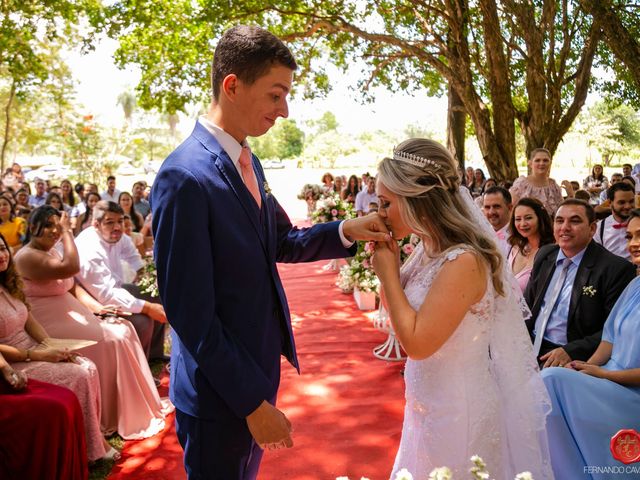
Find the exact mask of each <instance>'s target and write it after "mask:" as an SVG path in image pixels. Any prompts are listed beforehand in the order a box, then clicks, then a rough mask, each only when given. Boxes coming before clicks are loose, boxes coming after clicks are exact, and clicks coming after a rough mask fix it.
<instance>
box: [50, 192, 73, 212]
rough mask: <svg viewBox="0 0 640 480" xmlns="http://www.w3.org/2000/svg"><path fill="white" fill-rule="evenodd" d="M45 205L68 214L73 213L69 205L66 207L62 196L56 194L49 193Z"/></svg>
mask: <svg viewBox="0 0 640 480" xmlns="http://www.w3.org/2000/svg"><path fill="white" fill-rule="evenodd" d="M44 204H45V205H50V206H52V207H53V208H55V209H56V210H58V211H60V212H67V213H70V212H71V207H69V206H68V205H65V204H64V203H63V202H62V197H61V196H60V194H58V193H56V192H49V193H48V194H47V199H46V200H45V201H44Z"/></svg>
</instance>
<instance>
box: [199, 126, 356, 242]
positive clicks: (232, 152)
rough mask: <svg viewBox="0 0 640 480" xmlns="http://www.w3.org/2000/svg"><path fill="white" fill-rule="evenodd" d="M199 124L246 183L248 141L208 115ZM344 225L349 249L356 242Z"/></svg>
mask: <svg viewBox="0 0 640 480" xmlns="http://www.w3.org/2000/svg"><path fill="white" fill-rule="evenodd" d="M198 122H200V124H201V125H202V126H203V127H204V128H206V129H207V131H208V132H209V133H210V134H211V135H213V137H214V138H215V139H216V140H217V142H218V143H219V144H220V146H221V147H222V149H223V150H224V151H225V152H227V155H229V158H230V159H231V161H232V162H233V165H234V166H235V167H236V170H237V171H238V175H240V178H242V181H243V182H244V177H243V176H242V170H241V169H240V153H241V152H242V147H244V146H247V147H248V146H249V144H248V143H247V141H246V140H245V141H244V142H243V143H242V144H240V143H238V141H237V140H236V139H235V138H233V137H232V136H231V135H229V134H228V133H227V132H225V131H224V130H223V129H221V128H220V127H219V126H218V125H216V124H215V123H213V122H212V121H211V120H209V119H208V118H207V116H206V115H201V116H200V118H198ZM343 224H344V221H342V222H340V226H339V228H338V234H339V235H340V241H341V242H342V245H343V246H344V247H345V248H349V247H350V246H351V245H353V243H354V242H351V241H349V240H347V237H345V236H344V233H343V231H342V229H343Z"/></svg>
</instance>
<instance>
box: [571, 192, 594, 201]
mask: <svg viewBox="0 0 640 480" xmlns="http://www.w3.org/2000/svg"><path fill="white" fill-rule="evenodd" d="M573 198H576V199H578V200H583V201H585V202H589V200H591V194H590V193H589V192H587V191H586V190H576V193H575V195H574V197H573Z"/></svg>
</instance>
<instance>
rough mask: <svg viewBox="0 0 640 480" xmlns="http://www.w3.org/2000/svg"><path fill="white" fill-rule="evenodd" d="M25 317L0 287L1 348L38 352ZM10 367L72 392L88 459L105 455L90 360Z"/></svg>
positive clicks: (96, 382) (95, 375)
mask: <svg viewBox="0 0 640 480" xmlns="http://www.w3.org/2000/svg"><path fill="white" fill-rule="evenodd" d="M27 317H28V311H27V307H26V306H25V304H24V303H22V302H21V301H19V300H18V299H17V298H15V297H12V296H11V295H10V294H9V292H7V291H6V290H5V289H4V288H3V287H0V344H4V345H10V346H12V347H16V348H19V349H25V350H26V349H35V348H38V343H37V342H36V341H35V340H34V339H33V338H31V337H30V336H29V334H27V332H26V331H25V329H24V327H25V324H26V322H27ZM11 366H12V367H13V368H14V369H16V370H20V371H22V372H24V373H26V374H27V376H28V377H29V378H33V379H36V380H40V381H42V382H48V383H53V384H54V385H60V386H63V387H67V388H68V389H70V390H71V391H73V392H74V393H75V394H76V396H77V397H78V400H79V401H80V406H81V407H82V414H83V417H84V428H85V432H86V435H87V457H88V458H89V461H93V460H97V459H99V458H101V457H103V456H104V455H105V453H106V452H105V449H104V445H103V438H102V433H101V431H100V381H99V378H98V371H97V370H96V366H95V365H94V364H93V362H91V360H89V359H87V358H84V357H78V358H77V363H66V362H60V363H51V362H16V363H12V364H11Z"/></svg>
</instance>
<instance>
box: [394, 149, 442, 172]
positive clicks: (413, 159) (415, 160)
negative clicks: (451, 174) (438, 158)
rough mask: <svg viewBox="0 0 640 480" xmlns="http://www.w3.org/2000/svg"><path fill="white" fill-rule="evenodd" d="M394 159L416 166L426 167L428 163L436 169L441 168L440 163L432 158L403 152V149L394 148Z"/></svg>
mask: <svg viewBox="0 0 640 480" xmlns="http://www.w3.org/2000/svg"><path fill="white" fill-rule="evenodd" d="M393 159H394V160H398V161H399V162H407V163H410V164H412V165H415V166H416V167H421V168H424V167H426V166H427V165H429V166H430V167H433V168H434V169H435V170H438V169H439V168H440V164H439V163H437V162H435V161H433V160H431V159H430V158H425V157H421V156H420V155H415V154H413V153H407V152H403V151H402V150H395V149H394V150H393Z"/></svg>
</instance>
